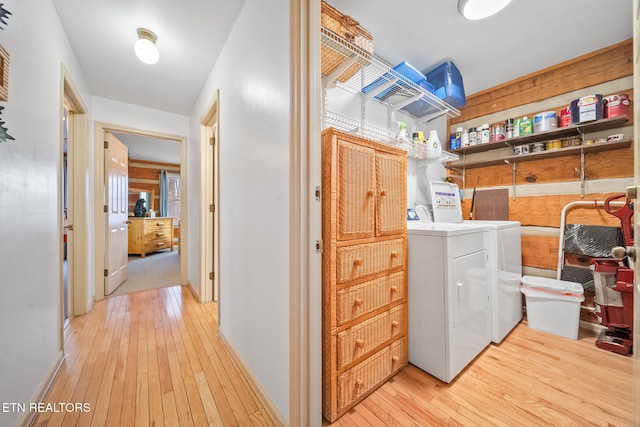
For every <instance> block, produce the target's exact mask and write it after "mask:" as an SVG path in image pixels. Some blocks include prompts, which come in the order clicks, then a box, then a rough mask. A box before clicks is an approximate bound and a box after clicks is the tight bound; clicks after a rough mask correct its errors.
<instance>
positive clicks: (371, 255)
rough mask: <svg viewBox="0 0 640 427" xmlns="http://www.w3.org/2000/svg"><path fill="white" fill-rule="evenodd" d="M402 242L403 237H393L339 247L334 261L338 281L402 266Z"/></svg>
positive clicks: (403, 241) (403, 259)
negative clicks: (391, 238)
mask: <svg viewBox="0 0 640 427" xmlns="http://www.w3.org/2000/svg"><path fill="white" fill-rule="evenodd" d="M404 243H405V240H404V239H393V240H386V241H380V242H376V243H365V244H362V245H353V246H345V247H342V248H339V249H338V250H337V252H338V253H337V262H336V271H337V275H338V283H342V282H346V281H347V280H353V279H357V278H359V277H364V276H367V275H369V274H374V273H379V272H381V271H384V270H389V269H393V268H396V267H402V266H403V265H404V262H405V253H404V251H405V249H404V247H405V245H404Z"/></svg>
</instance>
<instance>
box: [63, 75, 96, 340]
mask: <svg viewBox="0 0 640 427" xmlns="http://www.w3.org/2000/svg"><path fill="white" fill-rule="evenodd" d="M61 82H62V84H61V91H60V136H59V138H60V139H59V140H60V153H61V154H60V175H59V176H60V183H59V186H60V191H59V192H58V194H59V196H58V197H59V202H58V203H59V204H58V206H59V215H60V338H61V343H63V342H64V328H65V326H66V325H67V324H68V322H69V321H70V320H71V319H72V318H73V317H74V316H78V315H81V314H84V313H86V312H87V310H88V307H89V302H88V298H87V294H88V292H87V288H86V286H85V285H83V284H85V283H87V279H88V275H87V271H88V265H89V255H88V251H87V249H88V246H87V239H86V235H87V230H88V222H87V219H88V216H87V212H86V203H87V183H86V181H85V180H83V179H82V177H84V176H86V174H87V170H88V167H89V166H88V158H89V156H88V148H89V147H88V143H87V140H88V134H87V127H86V126H87V114H86V111H87V110H86V108H85V104H84V102H83V101H82V98H81V97H80V95H79V91H78V90H77V88H76V87H75V85H74V84H73V81H72V80H71V77H70V76H69V74H68V72H67V70H66V69H65V67H64V66H61Z"/></svg>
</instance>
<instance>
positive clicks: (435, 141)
mask: <svg viewBox="0 0 640 427" xmlns="http://www.w3.org/2000/svg"><path fill="white" fill-rule="evenodd" d="M427 149H428V150H429V151H434V152H436V153H441V152H442V146H441V145H440V138H438V131H437V130H432V131H429V140H428V141H427Z"/></svg>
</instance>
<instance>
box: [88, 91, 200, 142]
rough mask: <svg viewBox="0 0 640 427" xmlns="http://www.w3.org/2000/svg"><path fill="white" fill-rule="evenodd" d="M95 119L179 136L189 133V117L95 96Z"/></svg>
mask: <svg viewBox="0 0 640 427" xmlns="http://www.w3.org/2000/svg"><path fill="white" fill-rule="evenodd" d="M91 99H92V103H91V108H92V111H93V120H95V121H96V122H103V123H108V124H115V125H119V126H125V127H130V128H134V129H139V130H144V131H150V132H159V133H164V134H171V135H177V136H187V135H189V117H188V116H182V115H180V114H174V113H168V112H166V111H160V110H155V109H153V108H147V107H141V106H139V105H133V104H127V103H125V102H120V101H114V100H112V99H107V98H101V97H98V96H94V97H92V98H91ZM92 132H93V130H92Z"/></svg>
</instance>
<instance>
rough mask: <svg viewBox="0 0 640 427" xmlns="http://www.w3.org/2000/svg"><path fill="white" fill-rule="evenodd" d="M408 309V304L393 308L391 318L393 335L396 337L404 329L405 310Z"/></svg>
mask: <svg viewBox="0 0 640 427" xmlns="http://www.w3.org/2000/svg"><path fill="white" fill-rule="evenodd" d="M406 309H407V305H406V304H402V305H399V306H397V307H394V308H392V309H391V311H390V313H389V318H390V319H391V336H392V337H395V336H396V335H398V334H400V333H402V332H403V331H404V326H405V325H404V319H405V311H406Z"/></svg>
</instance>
